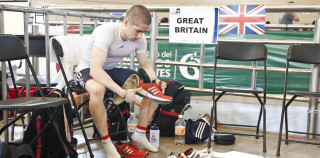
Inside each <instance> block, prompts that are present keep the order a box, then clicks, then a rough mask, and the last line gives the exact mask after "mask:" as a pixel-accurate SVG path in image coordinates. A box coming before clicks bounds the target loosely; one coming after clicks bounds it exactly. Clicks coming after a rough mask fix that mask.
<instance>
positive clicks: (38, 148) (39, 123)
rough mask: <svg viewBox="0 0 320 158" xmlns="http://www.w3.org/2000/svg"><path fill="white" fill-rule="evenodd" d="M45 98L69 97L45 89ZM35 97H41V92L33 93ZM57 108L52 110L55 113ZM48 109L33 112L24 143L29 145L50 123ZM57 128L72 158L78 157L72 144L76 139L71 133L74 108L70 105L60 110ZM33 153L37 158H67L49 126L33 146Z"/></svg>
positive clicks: (56, 91) (50, 89)
mask: <svg viewBox="0 0 320 158" xmlns="http://www.w3.org/2000/svg"><path fill="white" fill-rule="evenodd" d="M42 91H43V94H44V96H46V97H64V98H67V95H66V94H65V93H64V92H63V91H61V90H58V89H54V88H44V89H42ZM33 95H34V96H39V97H40V91H39V90H36V91H34V92H33ZM55 110H56V108H50V111H51V113H53V112H54V111H55ZM49 119H50V118H49V116H48V115H47V110H46V109H39V110H34V111H33V112H32V116H31V120H30V123H29V124H28V127H27V129H26V131H25V133H24V135H23V143H24V144H29V143H30V142H31V141H32V139H33V138H34V137H35V136H36V135H37V134H38V133H39V131H40V130H41V129H42V128H43V127H44V125H45V124H46V123H47V122H48V121H49ZM54 121H55V123H56V126H57V128H58V130H59V133H60V136H61V138H62V140H63V143H64V145H65V147H66V148H67V151H68V154H69V157H70V158H76V157H78V153H77V152H76V151H75V149H74V148H73V147H72V146H71V142H76V139H75V138H73V137H72V134H71V132H70V131H72V125H73V117H72V107H71V105H70V104H64V105H63V106H62V107H60V108H59V111H58V112H57V115H56V117H55V118H54ZM31 148H32V151H33V153H34V156H35V157H36V158H47V157H51V158H60V157H66V155H65V153H64V150H63V148H62V147H61V145H60V144H59V141H58V139H57V137H56V132H55V130H54V128H53V127H52V126H49V127H48V128H47V129H46V130H45V131H44V132H43V134H42V135H41V136H40V137H39V138H38V139H37V140H36V142H35V143H33V144H31Z"/></svg>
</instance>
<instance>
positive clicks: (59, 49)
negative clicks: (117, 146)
mask: <svg viewBox="0 0 320 158" xmlns="http://www.w3.org/2000/svg"><path fill="white" fill-rule="evenodd" d="M52 47H53V50H54V52H55V55H56V58H57V61H58V64H59V67H60V70H61V73H62V75H63V79H64V82H65V83H66V86H67V89H68V93H69V96H70V98H71V101H72V103H73V105H74V107H75V109H76V115H77V117H78V120H79V124H80V125H81V129H82V131H83V133H84V136H85V139H86V143H87V146H88V149H89V148H90V147H89V141H91V140H96V139H99V138H100V137H94V138H93V139H88V138H87V136H86V135H85V131H84V129H83V127H82V123H81V119H80V116H79V113H78V110H79V109H80V108H82V106H83V105H84V104H85V103H87V102H88V101H89V99H90V98H89V99H88V100H86V101H84V102H83V103H81V104H80V105H76V102H75V99H74V97H73V95H72V93H73V92H75V93H77V94H81V93H86V90H85V89H83V88H82V87H81V86H79V85H77V86H71V85H70V84H69V81H68V79H67V75H66V72H65V69H64V66H63V64H62V62H61V59H60V58H61V57H63V56H64V52H63V49H62V46H61V44H60V43H59V42H58V41H57V40H56V39H52ZM106 93H112V94H111V95H112V96H113V92H112V91H108V90H107V92H106ZM106 96H108V95H106ZM106 99H110V98H106ZM105 101H107V100H105ZM113 107H115V109H116V111H117V113H118V115H117V117H118V120H121V122H122V124H123V125H126V124H125V122H124V117H123V115H122V113H121V109H120V108H119V106H118V105H115V104H111V106H110V107H109V108H108V109H107V110H108V112H109V110H111V109H112V108H113ZM124 129H126V130H124V131H118V132H116V133H109V135H110V136H111V135H116V134H121V133H125V134H126V135H127V137H128V139H129V141H130V142H132V138H131V136H130V135H129V132H128V130H127V127H125V128H124ZM93 135H94V136H96V135H97V134H96V133H94V134H93Z"/></svg>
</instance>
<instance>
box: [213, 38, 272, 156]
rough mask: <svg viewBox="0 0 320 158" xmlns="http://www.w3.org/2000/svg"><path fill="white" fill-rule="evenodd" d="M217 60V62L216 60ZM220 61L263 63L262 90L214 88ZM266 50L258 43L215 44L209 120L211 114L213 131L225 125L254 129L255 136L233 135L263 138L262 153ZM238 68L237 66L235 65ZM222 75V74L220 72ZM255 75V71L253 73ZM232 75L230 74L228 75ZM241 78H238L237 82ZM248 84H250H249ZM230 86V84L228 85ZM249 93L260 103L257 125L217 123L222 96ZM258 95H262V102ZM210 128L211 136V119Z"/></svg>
mask: <svg viewBox="0 0 320 158" xmlns="http://www.w3.org/2000/svg"><path fill="white" fill-rule="evenodd" d="M218 59H219V60H218ZM220 60H228V61H229V63H230V62H232V63H231V64H234V63H235V62H241V64H243V63H247V62H253V63H255V62H257V61H263V62H264V68H263V69H262V70H263V72H264V77H263V85H264V86H263V88H256V87H216V82H217V81H216V78H217V73H216V71H217V68H218V66H217V63H218V61H220ZM266 62H267V48H266V47H265V45H264V44H258V43H241V42H220V43H218V44H217V46H216V48H215V60H214V73H213V95H212V100H213V106H212V109H211V118H213V113H214V116H215V120H214V121H215V127H214V128H215V129H217V127H218V124H219V125H226V126H241V127H254V128H256V134H241V133H233V134H236V135H246V136H255V137H256V139H258V138H259V137H263V152H266V111H265V103H266V78H267V74H266V70H267V68H266V67H267V64H266ZM237 66H239V65H237ZM219 72H220V71H219ZM221 73H223V72H221ZM253 73H255V71H253ZM230 75H232V74H230ZM240 79H242V78H239V80H240ZM245 80H250V79H245ZM249 83H250V82H249ZM230 85H232V83H230ZM216 90H217V91H221V93H220V94H219V95H218V96H217V97H216V98H215V94H216ZM230 92H231V93H233V92H234V93H251V94H253V95H254V96H255V97H256V98H257V99H258V101H259V103H260V106H261V108H260V113H259V118H258V123H257V125H254V126H252V125H239V124H223V123H218V122H217V120H218V114H217V102H218V100H219V99H220V98H221V97H222V95H224V94H226V93H230ZM259 94H262V95H263V100H261V97H260V96H259ZM262 116H263V135H259V126H260V122H261V117H262ZM210 126H211V128H210V129H211V134H212V126H213V119H211V120H210ZM210 149H211V141H209V143H208V150H210Z"/></svg>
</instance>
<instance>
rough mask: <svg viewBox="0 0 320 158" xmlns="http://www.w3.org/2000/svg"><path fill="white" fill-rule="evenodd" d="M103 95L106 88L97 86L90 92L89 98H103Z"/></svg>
mask: <svg viewBox="0 0 320 158" xmlns="http://www.w3.org/2000/svg"><path fill="white" fill-rule="evenodd" d="M105 93H106V88H105V87H104V86H97V87H95V88H93V89H92V90H91V92H90V97H103V96H104V94H105Z"/></svg>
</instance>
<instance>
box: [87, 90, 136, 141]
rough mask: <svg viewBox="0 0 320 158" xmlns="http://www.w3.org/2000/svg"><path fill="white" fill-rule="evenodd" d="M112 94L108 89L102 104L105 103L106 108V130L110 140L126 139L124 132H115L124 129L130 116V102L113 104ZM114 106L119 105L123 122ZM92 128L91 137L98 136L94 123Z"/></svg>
mask: <svg viewBox="0 0 320 158" xmlns="http://www.w3.org/2000/svg"><path fill="white" fill-rule="evenodd" d="M113 96H114V94H113V92H111V91H110V92H107V93H106V94H105V97H104V105H105V108H106V109H107V118H108V120H107V124H108V132H109V135H110V138H111V140H112V141H118V140H127V135H126V133H119V134H115V133H117V132H119V131H124V130H126V127H127V121H128V118H129V117H130V113H129V111H130V104H129V103H127V102H125V101H124V102H122V103H121V104H119V105H114V103H113ZM113 105H114V106H113ZM115 106H119V108H120V110H121V113H122V116H123V119H124V122H125V124H122V122H121V118H120V114H119V113H118V111H117V109H116V107H115ZM93 130H94V135H93V137H94V138H96V137H100V134H99V132H98V130H97V128H96V126H95V125H94V126H93Z"/></svg>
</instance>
